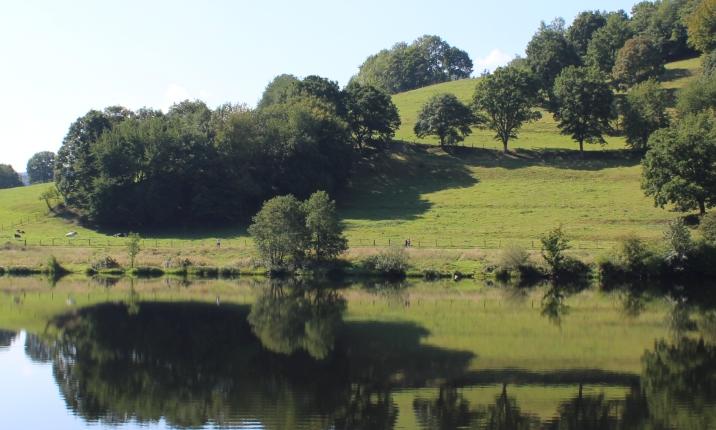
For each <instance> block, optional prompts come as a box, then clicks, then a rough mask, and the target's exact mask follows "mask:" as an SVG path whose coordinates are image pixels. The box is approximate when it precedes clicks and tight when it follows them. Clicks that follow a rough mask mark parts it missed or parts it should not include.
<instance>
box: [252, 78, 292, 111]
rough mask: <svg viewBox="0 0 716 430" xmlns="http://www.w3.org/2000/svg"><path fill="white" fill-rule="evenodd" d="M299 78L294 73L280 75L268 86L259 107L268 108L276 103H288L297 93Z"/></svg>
mask: <svg viewBox="0 0 716 430" xmlns="http://www.w3.org/2000/svg"><path fill="white" fill-rule="evenodd" d="M298 82H299V79H298V78H297V77H295V76H293V75H287V74H283V75H278V76H276V77H275V78H273V80H272V81H271V82H270V83H269V84H268V85H267V86H266V89H265V90H264V93H263V95H262V96H261V100H259V103H258V108H259V109H262V108H266V107H269V106H272V105H276V104H282V103H286V102H287V101H288V99H289V98H291V97H293V95H294V94H295V93H296V87H297V84H298Z"/></svg>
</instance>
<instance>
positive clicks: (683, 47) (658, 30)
mask: <svg viewBox="0 0 716 430" xmlns="http://www.w3.org/2000/svg"><path fill="white" fill-rule="evenodd" d="M693 4H694V1H693V0H656V1H642V2H640V3H637V4H636V5H635V6H634V7H633V8H632V19H631V23H630V26H631V28H632V30H633V32H634V34H636V35H641V36H644V37H647V38H649V39H650V40H652V42H653V43H654V45H655V46H656V47H657V49H658V50H659V52H660V54H661V56H662V58H664V59H665V60H675V59H679V58H685V57H688V56H691V55H693V51H692V50H691V49H690V48H689V46H688V43H687V38H688V37H687V30H686V25H685V21H686V17H687V16H688V15H689V14H690V12H691V9H692V8H693Z"/></svg>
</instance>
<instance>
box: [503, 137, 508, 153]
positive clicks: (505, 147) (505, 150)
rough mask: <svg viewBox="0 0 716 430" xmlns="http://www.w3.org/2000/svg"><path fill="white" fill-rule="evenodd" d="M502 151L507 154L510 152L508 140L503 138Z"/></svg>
mask: <svg viewBox="0 0 716 430" xmlns="http://www.w3.org/2000/svg"><path fill="white" fill-rule="evenodd" d="M502 152H504V153H505V154H507V152H508V151H507V141H506V140H503V141H502Z"/></svg>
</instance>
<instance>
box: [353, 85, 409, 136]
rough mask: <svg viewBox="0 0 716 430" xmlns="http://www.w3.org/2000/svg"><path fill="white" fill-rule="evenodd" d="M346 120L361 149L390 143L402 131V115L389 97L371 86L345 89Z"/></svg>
mask: <svg viewBox="0 0 716 430" xmlns="http://www.w3.org/2000/svg"><path fill="white" fill-rule="evenodd" d="M346 111H347V112H346V119H347V122H348V126H349V127H350V129H351V134H352V136H353V141H354V142H355V144H356V146H357V147H358V148H361V147H362V146H363V145H364V144H371V143H374V142H383V143H385V142H388V141H390V140H391V139H392V138H393V136H394V135H395V130H397V129H398V127H400V115H399V114H398V108H397V107H395V104H394V103H393V100H392V99H391V98H390V96H389V95H388V94H387V93H385V92H383V91H381V90H379V89H378V88H376V87H374V86H372V85H362V84H359V83H357V82H353V83H351V84H350V85H348V87H347V88H346Z"/></svg>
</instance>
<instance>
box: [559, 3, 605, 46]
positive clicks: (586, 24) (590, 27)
mask: <svg viewBox="0 0 716 430" xmlns="http://www.w3.org/2000/svg"><path fill="white" fill-rule="evenodd" d="M606 24H607V18H606V15H605V14H604V13H603V12H601V11H598V10H595V11H591V10H590V11H584V12H580V13H579V15H577V17H576V18H575V19H574V21H573V22H572V25H570V26H569V28H568V29H567V40H569V41H570V42H571V43H572V45H574V48H575V49H576V50H577V53H578V54H579V56H580V57H584V56H585V55H586V54H587V47H588V46H589V41H591V40H592V36H593V35H594V32H596V31H597V30H599V29H600V28H602V27H604V26H605V25H606Z"/></svg>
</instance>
